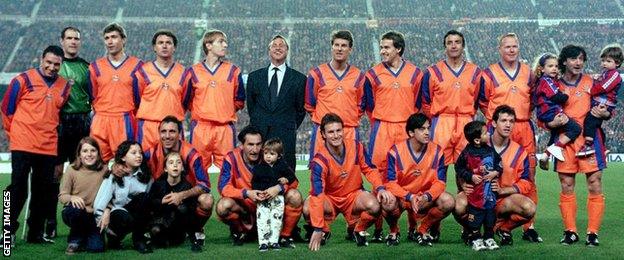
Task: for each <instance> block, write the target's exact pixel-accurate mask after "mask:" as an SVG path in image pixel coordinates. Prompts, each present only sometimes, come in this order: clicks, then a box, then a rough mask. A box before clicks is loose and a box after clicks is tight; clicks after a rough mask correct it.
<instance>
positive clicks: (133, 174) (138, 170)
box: [132, 167, 143, 176]
mask: <svg viewBox="0 0 624 260" xmlns="http://www.w3.org/2000/svg"><path fill="white" fill-rule="evenodd" d="M142 172H143V171H141V167H139V168H137V170H136V171H135V172H134V173H132V176H137V175H138V174H139V173H142Z"/></svg>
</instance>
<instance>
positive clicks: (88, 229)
mask: <svg viewBox="0 0 624 260" xmlns="http://www.w3.org/2000/svg"><path fill="white" fill-rule="evenodd" d="M107 172H108V167H106V166H105V165H104V161H102V156H101V155H100V146H99V145H98V144H97V142H96V141H95V139H93V138H91V137H85V138H82V139H81V140H80V142H79V143H78V147H77V149H76V160H75V161H74V162H73V163H72V165H71V167H69V168H68V169H67V173H65V174H64V175H63V179H62V180H61V188H60V192H59V195H58V196H59V201H60V202H61V203H62V204H63V205H65V207H64V208H63V213H62V216H63V221H64V222H65V224H67V226H69V235H68V236H67V250H66V251H65V253H67V254H68V255H72V254H74V253H75V252H76V251H78V250H79V249H81V248H82V247H84V248H85V249H86V250H87V251H89V252H102V251H104V240H103V238H102V236H101V234H100V230H99V229H98V227H97V225H96V223H95V216H94V215H93V202H94V200H95V195H96V193H97V189H98V188H99V187H100V184H101V183H102V180H103V179H104V175H105V174H106V173H107Z"/></svg>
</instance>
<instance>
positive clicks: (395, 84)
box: [392, 82, 401, 89]
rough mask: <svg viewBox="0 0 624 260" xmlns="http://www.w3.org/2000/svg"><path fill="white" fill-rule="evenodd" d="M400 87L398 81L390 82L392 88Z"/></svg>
mask: <svg viewBox="0 0 624 260" xmlns="http://www.w3.org/2000/svg"><path fill="white" fill-rule="evenodd" d="M400 87H401V85H399V82H394V83H392V88H393V89H398V88H400Z"/></svg>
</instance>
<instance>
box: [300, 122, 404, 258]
mask: <svg viewBox="0 0 624 260" xmlns="http://www.w3.org/2000/svg"><path fill="white" fill-rule="evenodd" d="M342 124H343V123H342V119H340V117H339V116H338V115H336V114H333V113H329V114H327V115H325V116H323V118H322V119H321V125H320V128H321V136H322V137H323V140H324V141H325V145H324V146H321V147H320V148H319V150H318V151H317V152H316V154H315V155H314V159H313V160H312V162H311V163H310V168H311V173H310V179H311V180H310V182H311V187H310V196H309V197H308V199H307V200H306V201H305V203H304V206H303V214H304V216H305V217H306V220H307V221H308V224H309V225H310V226H311V227H312V228H314V233H312V236H311V237H310V244H309V245H308V248H309V249H310V250H312V251H317V250H319V249H320V246H321V243H322V242H323V240H326V238H327V237H326V236H325V234H328V233H329V232H330V231H329V224H330V223H331V222H332V221H333V220H334V219H335V218H336V216H337V215H338V214H339V213H342V214H343V215H344V217H345V219H346V221H347V224H348V225H349V226H355V229H354V231H353V233H354V234H353V237H354V240H355V242H356V243H357V246H367V245H368V242H367V241H366V236H367V235H368V233H366V229H368V228H369V227H370V226H371V225H372V224H373V222H374V221H375V218H377V217H378V216H379V215H380V214H381V210H382V207H383V209H384V210H387V211H391V207H392V206H394V204H395V201H394V196H392V194H391V193H390V192H388V191H386V189H385V187H384V186H383V183H382V180H381V175H380V174H379V172H378V171H377V169H375V166H374V165H372V163H371V162H370V157H369V156H368V154H367V153H366V151H365V150H364V146H363V145H362V144H361V143H360V142H358V141H355V140H348V141H345V140H344V138H343V132H342ZM362 174H364V175H365V176H366V179H367V180H368V181H369V182H370V183H371V184H372V186H373V189H374V190H375V191H376V192H377V196H376V197H375V196H373V195H372V194H371V193H369V192H367V191H365V190H363V189H362Z"/></svg>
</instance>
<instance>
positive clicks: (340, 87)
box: [336, 86, 344, 93]
mask: <svg viewBox="0 0 624 260" xmlns="http://www.w3.org/2000/svg"><path fill="white" fill-rule="evenodd" d="M343 91H344V90H343V89H342V86H338V87H337V88H336V92H338V93H342V92H343Z"/></svg>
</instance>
